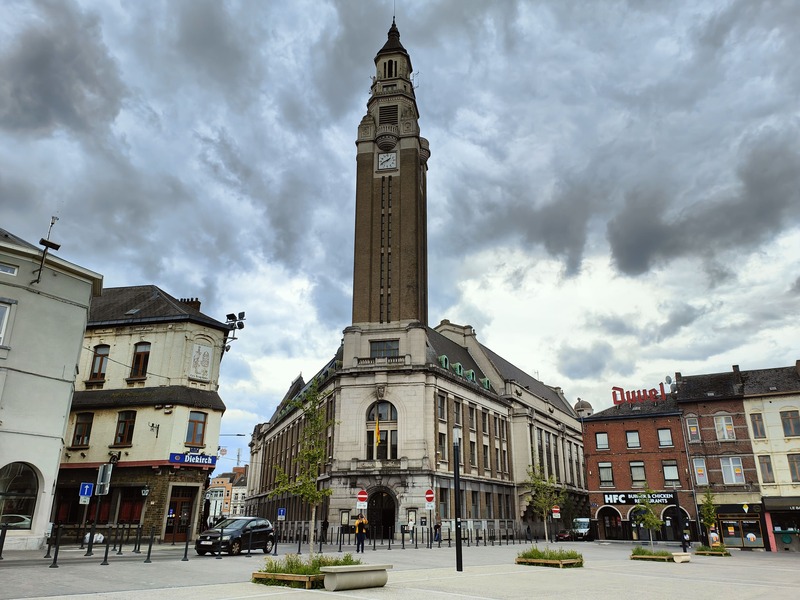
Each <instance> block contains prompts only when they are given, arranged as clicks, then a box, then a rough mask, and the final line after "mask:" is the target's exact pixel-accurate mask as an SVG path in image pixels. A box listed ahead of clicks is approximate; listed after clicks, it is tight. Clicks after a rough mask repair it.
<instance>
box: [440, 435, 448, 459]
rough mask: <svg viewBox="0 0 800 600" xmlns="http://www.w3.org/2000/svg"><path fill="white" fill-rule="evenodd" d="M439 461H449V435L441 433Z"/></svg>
mask: <svg viewBox="0 0 800 600" xmlns="http://www.w3.org/2000/svg"><path fill="white" fill-rule="evenodd" d="M439 460H447V434H446V433H439Z"/></svg>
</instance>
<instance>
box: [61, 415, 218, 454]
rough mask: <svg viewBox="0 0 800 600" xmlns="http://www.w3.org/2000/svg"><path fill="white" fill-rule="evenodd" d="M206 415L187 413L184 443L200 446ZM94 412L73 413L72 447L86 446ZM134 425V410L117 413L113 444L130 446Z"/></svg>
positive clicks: (204, 434) (90, 433)
mask: <svg viewBox="0 0 800 600" xmlns="http://www.w3.org/2000/svg"><path fill="white" fill-rule="evenodd" d="M207 419H208V415H207V414H206V413H202V412H199V411H191V412H190V413H189V424H188V426H187V428H186V443H187V444H190V445H192V446H202V445H204V443H205V437H206V422H207ZM93 423H94V413H91V412H81V413H78V414H76V415H75V431H74V432H73V434H72V446H73V447H79V448H80V447H86V446H88V445H89V439H90V438H91V435H92V424H93ZM135 426H136V411H135V410H123V411H120V412H119V413H118V414H117V427H116V429H115V430H114V443H113V445H114V446H130V445H131V444H132V443H133V430H134V427H135Z"/></svg>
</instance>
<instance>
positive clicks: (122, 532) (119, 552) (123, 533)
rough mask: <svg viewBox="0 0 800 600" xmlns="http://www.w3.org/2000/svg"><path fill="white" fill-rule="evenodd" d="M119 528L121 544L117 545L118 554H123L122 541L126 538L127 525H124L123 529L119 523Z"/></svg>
mask: <svg viewBox="0 0 800 600" xmlns="http://www.w3.org/2000/svg"><path fill="white" fill-rule="evenodd" d="M117 529H118V530H119V545H118V546H117V556H122V542H123V540H124V539H125V525H123V526H122V529H120V528H119V525H117Z"/></svg>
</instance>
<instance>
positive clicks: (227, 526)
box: [194, 517, 275, 556]
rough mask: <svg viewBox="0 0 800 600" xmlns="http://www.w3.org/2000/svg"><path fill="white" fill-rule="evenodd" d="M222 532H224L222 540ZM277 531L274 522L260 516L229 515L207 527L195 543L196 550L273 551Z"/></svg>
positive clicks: (228, 551) (212, 551) (213, 551)
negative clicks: (273, 527) (273, 525)
mask: <svg viewBox="0 0 800 600" xmlns="http://www.w3.org/2000/svg"><path fill="white" fill-rule="evenodd" d="M220 533H221V534H222V536H221V540H222V541H220ZM274 544H275V532H274V531H273V529H272V523H270V522H269V521H268V520H267V519H262V518H260V517H229V518H227V519H223V520H222V521H220V522H219V523H217V524H216V525H214V527H212V528H211V529H206V530H205V531H204V532H203V533H201V534H200V536H199V537H198V538H197V541H196V542H195V544H194V549H195V551H196V552H197V553H198V554H199V555H200V556H202V555H203V554H207V553H209V552H211V553H214V554H216V553H219V552H227V553H228V554H241V552H242V550H247V549H248V548H249V549H250V550H263V551H264V553H265V554H267V553H269V552H272V546H273V545H274Z"/></svg>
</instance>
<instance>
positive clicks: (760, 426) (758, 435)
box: [750, 413, 767, 440]
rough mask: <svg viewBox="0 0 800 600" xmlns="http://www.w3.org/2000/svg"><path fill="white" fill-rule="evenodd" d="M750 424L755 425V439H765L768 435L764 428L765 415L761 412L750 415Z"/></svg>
mask: <svg viewBox="0 0 800 600" xmlns="http://www.w3.org/2000/svg"><path fill="white" fill-rule="evenodd" d="M750 425H752V426H753V439H754V440H757V439H763V438H765V437H767V430H766V429H765V428H764V417H763V416H762V415H761V413H753V414H752V415H750Z"/></svg>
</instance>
